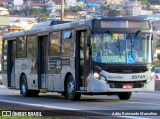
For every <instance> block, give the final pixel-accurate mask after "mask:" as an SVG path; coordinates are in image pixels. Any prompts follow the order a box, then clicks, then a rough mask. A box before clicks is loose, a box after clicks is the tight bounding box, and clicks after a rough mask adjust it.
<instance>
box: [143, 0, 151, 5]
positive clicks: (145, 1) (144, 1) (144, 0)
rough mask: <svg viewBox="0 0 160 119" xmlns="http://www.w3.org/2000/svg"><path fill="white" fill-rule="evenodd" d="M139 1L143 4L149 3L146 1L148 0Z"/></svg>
mask: <svg viewBox="0 0 160 119" xmlns="http://www.w3.org/2000/svg"><path fill="white" fill-rule="evenodd" d="M141 3H142V4H143V5H148V4H149V3H148V0H141Z"/></svg>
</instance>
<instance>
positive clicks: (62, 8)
mask: <svg viewBox="0 0 160 119" xmlns="http://www.w3.org/2000/svg"><path fill="white" fill-rule="evenodd" d="M61 20H62V21H63V20H64V0H62V3H61Z"/></svg>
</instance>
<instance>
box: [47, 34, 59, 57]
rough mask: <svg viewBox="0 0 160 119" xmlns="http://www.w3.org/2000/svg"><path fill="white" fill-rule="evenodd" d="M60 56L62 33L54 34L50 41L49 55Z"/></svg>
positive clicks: (51, 35)
mask: <svg viewBox="0 0 160 119" xmlns="http://www.w3.org/2000/svg"><path fill="white" fill-rule="evenodd" d="M59 54H60V32H52V33H51V34H50V41H49V55H50V56H59Z"/></svg>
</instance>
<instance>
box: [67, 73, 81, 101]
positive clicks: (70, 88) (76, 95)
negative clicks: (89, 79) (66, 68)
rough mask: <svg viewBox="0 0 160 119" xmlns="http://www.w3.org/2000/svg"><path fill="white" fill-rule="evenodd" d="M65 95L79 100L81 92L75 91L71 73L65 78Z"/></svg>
mask: <svg viewBox="0 0 160 119" xmlns="http://www.w3.org/2000/svg"><path fill="white" fill-rule="evenodd" d="M66 97H67V99H69V100H74V101H75V100H79V99H80V97H81V93H79V92H76V85H75V81H74V79H73V76H72V75H70V76H69V78H68V80H67V87H66Z"/></svg>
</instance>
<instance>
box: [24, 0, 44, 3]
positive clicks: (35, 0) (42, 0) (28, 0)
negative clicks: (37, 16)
mask: <svg viewBox="0 0 160 119" xmlns="http://www.w3.org/2000/svg"><path fill="white" fill-rule="evenodd" d="M24 2H31V3H46V2H47V0H24Z"/></svg>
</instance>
